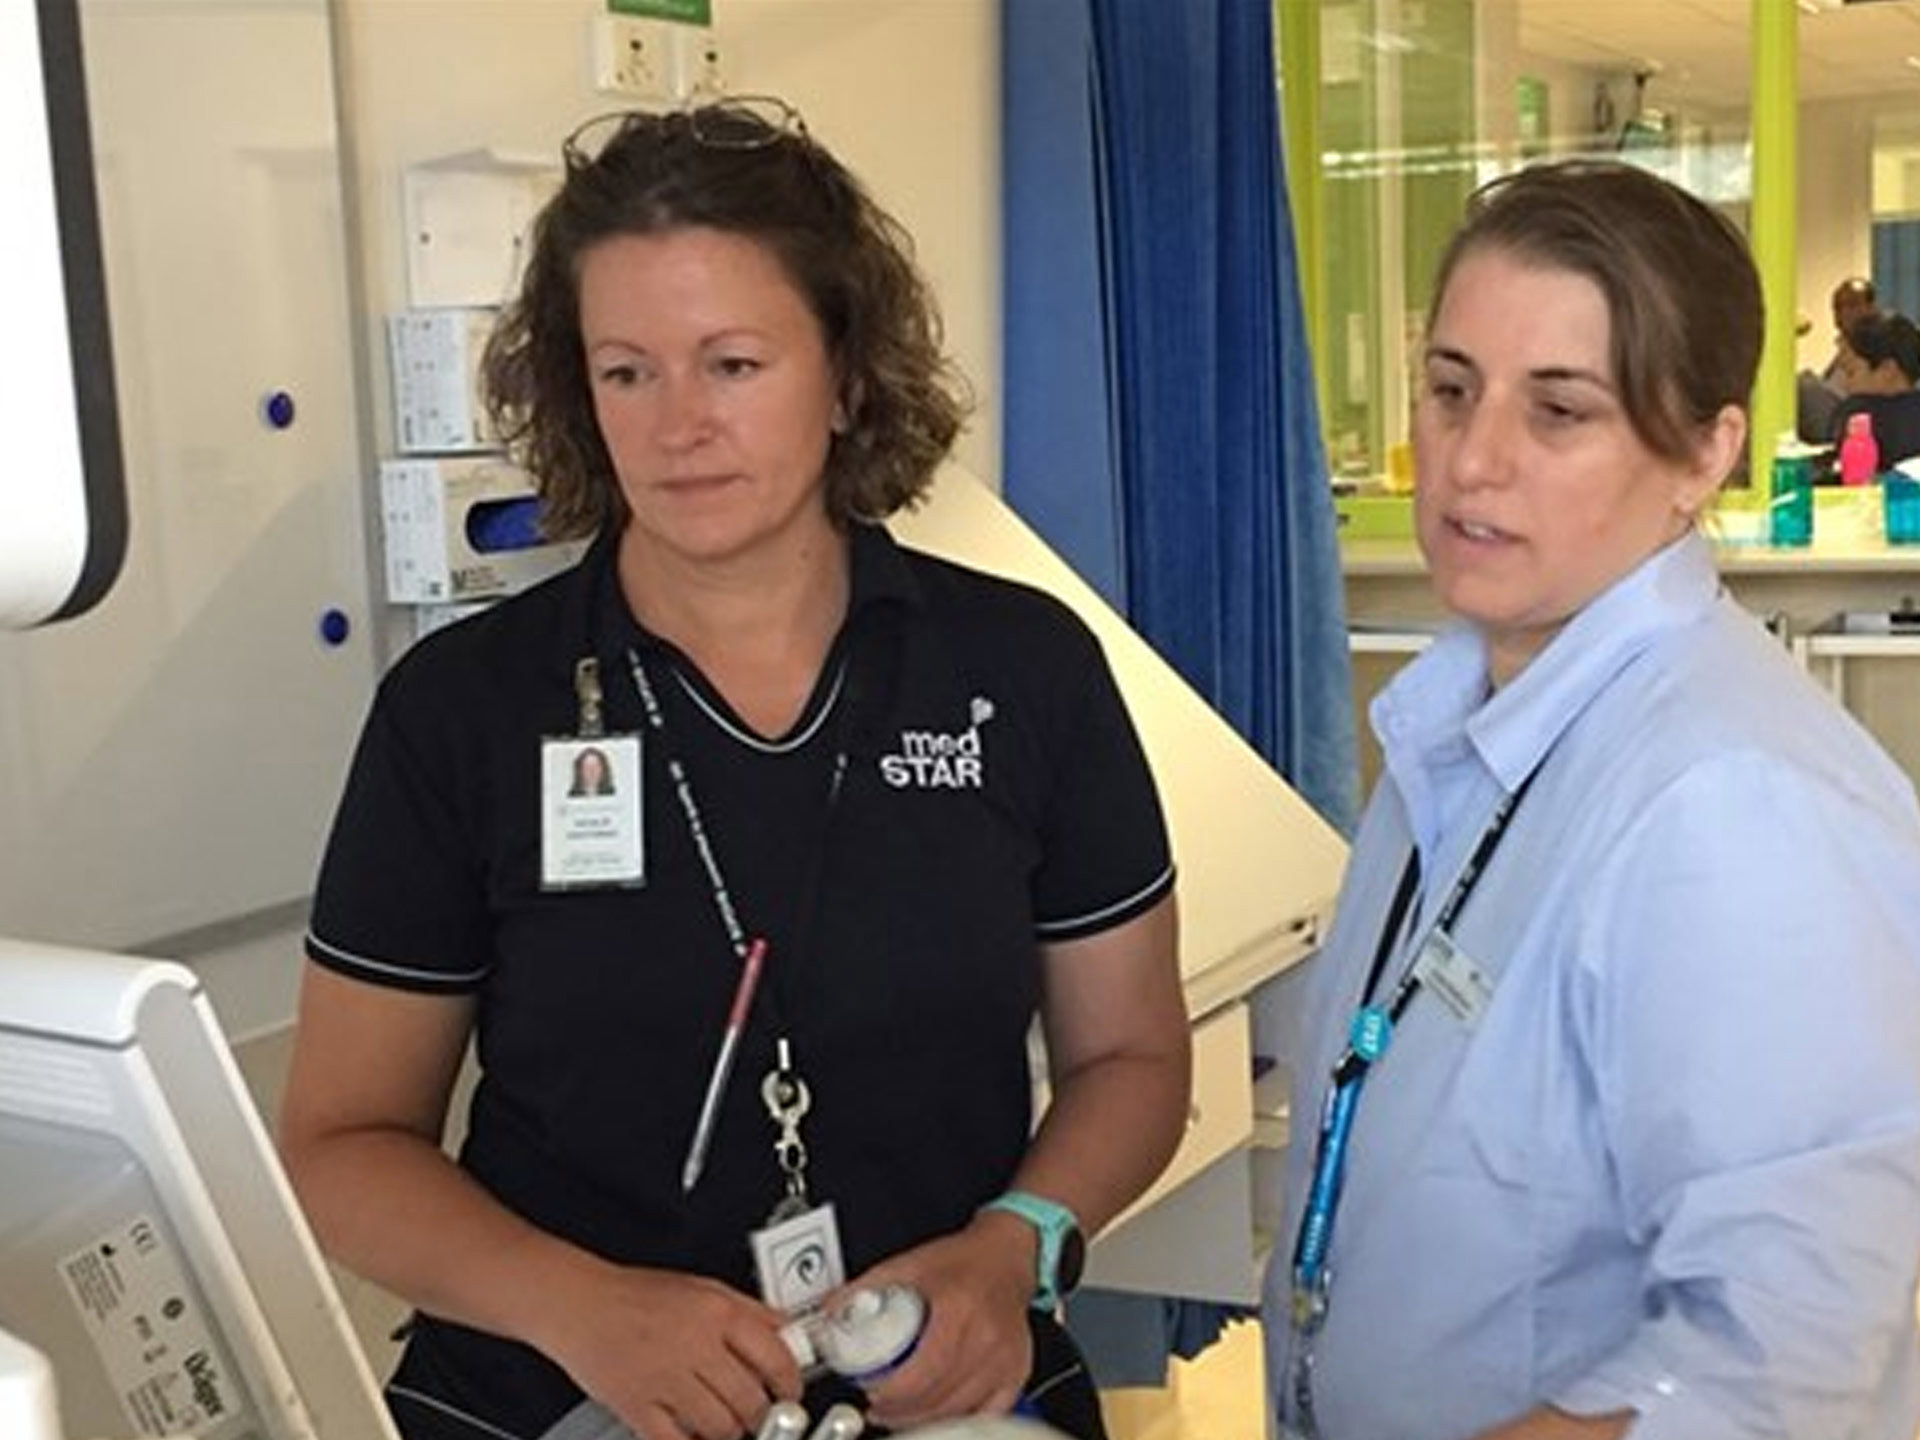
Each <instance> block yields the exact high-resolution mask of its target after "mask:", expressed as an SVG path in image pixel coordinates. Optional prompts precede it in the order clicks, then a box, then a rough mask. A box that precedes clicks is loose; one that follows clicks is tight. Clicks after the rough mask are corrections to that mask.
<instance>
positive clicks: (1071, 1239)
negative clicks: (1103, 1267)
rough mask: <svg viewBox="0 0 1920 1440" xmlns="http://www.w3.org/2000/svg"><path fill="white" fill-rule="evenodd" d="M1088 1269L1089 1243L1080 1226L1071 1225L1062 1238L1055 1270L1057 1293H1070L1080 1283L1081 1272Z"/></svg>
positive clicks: (1054, 1279)
mask: <svg viewBox="0 0 1920 1440" xmlns="http://www.w3.org/2000/svg"><path fill="white" fill-rule="evenodd" d="M1086 1268H1087V1242H1086V1240H1085V1238H1084V1237H1083V1236H1082V1235H1081V1234H1080V1227H1079V1226H1078V1225H1069V1226H1068V1227H1067V1229H1066V1232H1065V1233H1064V1234H1063V1235H1061V1237H1060V1259H1059V1261H1058V1263H1057V1264H1056V1265H1055V1266H1054V1269H1053V1288H1054V1291H1055V1293H1057V1294H1060V1295H1066V1294H1068V1293H1070V1292H1071V1291H1072V1290H1073V1289H1074V1287H1075V1286H1077V1285H1078V1284H1079V1283H1080V1272H1081V1271H1082V1270H1084V1269H1086Z"/></svg>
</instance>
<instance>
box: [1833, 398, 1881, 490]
mask: <svg viewBox="0 0 1920 1440" xmlns="http://www.w3.org/2000/svg"><path fill="white" fill-rule="evenodd" d="M1879 473H1880V447H1879V445H1878V444H1876V443H1875V442H1874V438H1873V417H1872V416H1871V415H1849V416H1848V417H1847V433H1846V436H1845V437H1844V438H1843V439H1842V440H1841V441H1840V483H1841V484H1842V485H1871V484H1872V483H1873V481H1874V477H1875V476H1877V475H1878V474H1879Z"/></svg>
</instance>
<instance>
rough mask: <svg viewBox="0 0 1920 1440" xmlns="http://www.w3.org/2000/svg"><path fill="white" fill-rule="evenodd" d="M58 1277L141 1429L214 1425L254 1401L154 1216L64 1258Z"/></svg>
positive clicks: (166, 1431)
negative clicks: (220, 1343)
mask: <svg viewBox="0 0 1920 1440" xmlns="http://www.w3.org/2000/svg"><path fill="white" fill-rule="evenodd" d="M60 1278H61V1280H62V1281H63V1282H64V1283H65V1285H66V1289H67V1294H68V1296H69V1297H71V1299H72V1300H73V1305H74V1309H75V1310H77V1311H78V1312H79V1315H80V1318H81V1320H82V1321H83V1322H84V1323H85V1325H86V1329H87V1334H88V1337H89V1338H90V1339H91V1340H92V1341H93V1348H94V1352H95V1353H96V1354H98V1355H99V1357H100V1361H101V1363H102V1365H104V1366H105V1367H106V1371H107V1376H108V1378H109V1379H110V1380H111V1381H112V1382H113V1387H114V1391H115V1393H116V1394H118V1396H119V1397H120V1408H121V1409H122V1410H123V1411H124V1412H125V1413H126V1416H127V1419H128V1421H130V1422H131V1423H132V1424H133V1425H134V1426H136V1427H137V1430H138V1433H139V1434H141V1435H151V1436H162V1435H178V1434H179V1433H180V1432H182V1431H196V1430H199V1431H209V1432H210V1431H212V1430H213V1429H214V1428H215V1427H216V1426H218V1425H220V1424H222V1423H223V1422H224V1421H227V1420H230V1419H231V1418H233V1416H234V1415H235V1414H236V1413H238V1412H239V1411H241V1410H243V1409H244V1408H245V1407H246V1403H247V1402H246V1398H245V1392H244V1391H242V1389H241V1388H240V1385H239V1383H238V1379H237V1377H236V1375H235V1373H234V1367H233V1363H232V1361H230V1360H229V1359H228V1358H227V1355H226V1353H225V1351H223V1350H222V1349H221V1348H220V1345H219V1342H218V1341H217V1340H216V1339H215V1338H214V1332H213V1327H212V1326H211V1324H210V1323H209V1322H208V1318H207V1316H206V1315H205V1314H204V1313H203V1312H202V1307H201V1305H200V1303H199V1301H198V1300H197V1299H196V1297H195V1294H194V1292H193V1290H192V1289H191V1288H190V1287H189V1286H188V1283H187V1277H186V1270H185V1268H184V1267H183V1266H182V1265H181V1263H180V1258H179V1256H178V1255H176V1254H175V1253H174V1252H173V1249H172V1247H171V1246H170V1245H169V1244H168V1242H167V1238H166V1236H165V1235H164V1234H163V1233H162V1232H161V1229H160V1227H159V1225H158V1224H156V1223H155V1222H154V1220H153V1218H152V1217H151V1216H148V1215H143V1214H142V1215H135V1216H134V1217H133V1218H132V1219H130V1220H128V1221H127V1222H125V1223H124V1224H121V1225H116V1226H115V1227H114V1228H113V1229H111V1230H109V1231H107V1232H106V1233H105V1234H103V1235H101V1236H100V1237H99V1238H98V1239H96V1240H95V1241H94V1242H93V1243H92V1244H91V1245H89V1246H87V1247H86V1248H85V1249H84V1250H76V1251H74V1252H73V1253H72V1254H71V1255H68V1256H67V1257H66V1258H65V1259H63V1260H62V1261H61V1262H60Z"/></svg>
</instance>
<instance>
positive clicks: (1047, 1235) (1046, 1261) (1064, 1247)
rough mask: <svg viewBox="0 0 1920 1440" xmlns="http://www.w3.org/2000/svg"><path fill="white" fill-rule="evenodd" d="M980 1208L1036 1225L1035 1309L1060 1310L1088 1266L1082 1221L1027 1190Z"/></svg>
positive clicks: (1065, 1209)
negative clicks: (1037, 1241)
mask: <svg viewBox="0 0 1920 1440" xmlns="http://www.w3.org/2000/svg"><path fill="white" fill-rule="evenodd" d="M980 1208H981V1209H982V1210H1004V1211H1006V1212H1007V1213H1008V1214H1009V1215H1018V1216H1019V1217H1020V1218H1021V1219H1022V1220H1024V1221H1026V1222H1027V1223H1028V1224H1029V1225H1031V1226H1033V1228H1034V1232H1035V1233H1036V1234H1037V1235H1039V1237H1040V1253H1039V1256H1038V1259H1037V1261H1036V1263H1035V1266H1034V1270H1035V1274H1034V1286H1033V1308H1034V1309H1036V1310H1057V1309H1058V1308H1059V1307H1060V1302H1061V1301H1062V1300H1064V1299H1066V1298H1067V1296H1068V1295H1070V1294H1072V1293H1073V1287H1074V1286H1076V1285H1078V1284H1079V1283H1080V1272H1081V1271H1082V1270H1083V1269H1085V1268H1086V1263H1087V1242H1086V1238H1085V1237H1084V1236H1083V1235H1081V1233H1080V1222H1079V1221H1078V1220H1076V1219H1075V1218H1074V1215H1073V1211H1071V1210H1069V1209H1068V1208H1067V1207H1066V1206H1064V1205H1062V1204H1061V1203H1060V1202H1059V1201H1058V1200H1049V1199H1047V1198H1046V1197H1045V1196H1044V1195H1035V1194H1033V1193H1031V1192H1030V1191H1026V1190H1009V1191H1008V1192H1007V1193H1006V1194H1004V1195H1002V1196H1001V1197H1000V1198H999V1199H997V1200H989V1201H988V1202H987V1203H986V1204H985V1205H982V1206H981V1207H980Z"/></svg>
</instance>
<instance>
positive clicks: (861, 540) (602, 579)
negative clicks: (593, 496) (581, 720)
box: [564, 522, 926, 674]
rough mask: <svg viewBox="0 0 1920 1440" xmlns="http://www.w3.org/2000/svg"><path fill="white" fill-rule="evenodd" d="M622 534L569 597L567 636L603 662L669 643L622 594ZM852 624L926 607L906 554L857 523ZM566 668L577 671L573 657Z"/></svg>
mask: <svg viewBox="0 0 1920 1440" xmlns="http://www.w3.org/2000/svg"><path fill="white" fill-rule="evenodd" d="M617 542H618V532H617V531H613V530H607V531H602V532H601V533H600V534H599V535H597V536H595V537H594V540H593V543H592V544H591V545H590V546H589V547H588V549H587V553H586V554H585V555H583V556H582V557H581V559H580V562H579V564H578V565H577V566H576V567H575V572H574V582H575V583H574V584H573V586H572V588H571V591H570V593H569V595H568V597H567V601H566V606H567V621H566V622H565V623H566V631H565V633H568V634H572V635H584V636H586V637H588V641H589V649H590V652H591V653H593V654H597V655H599V656H600V657H601V658H602V661H603V663H605V662H607V661H609V660H612V659H615V658H618V657H620V656H622V655H624V654H625V652H626V650H627V647H628V646H630V645H634V646H640V647H643V648H655V647H658V646H660V645H662V644H664V643H665V642H664V641H662V640H661V639H660V637H658V636H657V635H655V634H653V633H652V632H651V631H649V630H648V629H647V628H646V627H645V626H644V625H642V624H640V622H639V621H638V620H636V619H635V618H634V616H633V612H632V611H630V610H629V609H628V608H627V603H626V600H625V598H624V597H623V596H622V595H621V593H620V577H619V573H618V569H617V563H618V556H619V545H618V543H617ZM847 567H848V577H847V583H848V601H847V620H848V623H849V624H851V622H852V621H853V620H854V619H856V618H857V617H860V616H862V615H864V614H865V613H866V612H867V611H869V610H870V609H872V608H874V607H875V606H882V605H886V604H888V603H899V604H903V605H907V606H911V607H914V608H918V607H920V606H923V605H924V604H925V603H926V596H925V594H924V592H923V591H922V589H921V586H920V582H919V579H918V578H917V577H916V576H915V575H914V573H913V569H912V567H911V566H910V565H909V564H908V563H907V557H906V552H905V551H904V550H902V549H901V547H900V545H899V543H898V542H897V541H896V540H895V539H894V538H893V536H892V535H891V534H889V533H888V531H887V528H886V527H885V526H884V525H879V524H868V523H862V522H855V523H854V524H852V525H851V526H849V527H848V561H847ZM564 668H565V669H566V670H567V672H568V673H569V674H571V673H572V668H573V660H572V658H571V657H569V658H567V659H566V660H565V662H564Z"/></svg>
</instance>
